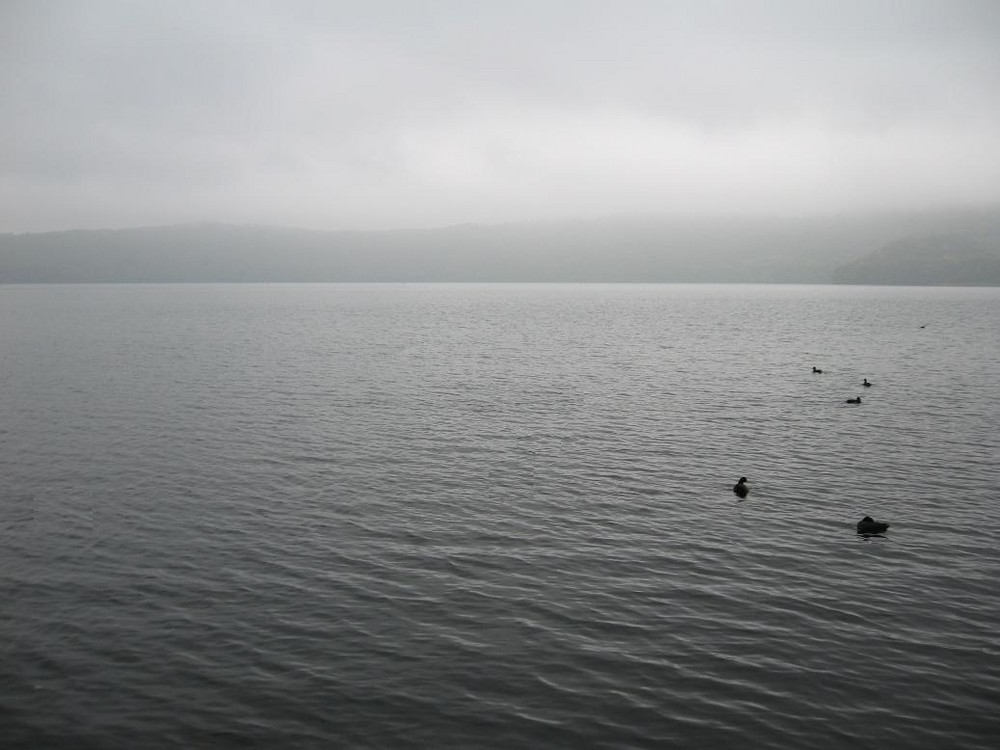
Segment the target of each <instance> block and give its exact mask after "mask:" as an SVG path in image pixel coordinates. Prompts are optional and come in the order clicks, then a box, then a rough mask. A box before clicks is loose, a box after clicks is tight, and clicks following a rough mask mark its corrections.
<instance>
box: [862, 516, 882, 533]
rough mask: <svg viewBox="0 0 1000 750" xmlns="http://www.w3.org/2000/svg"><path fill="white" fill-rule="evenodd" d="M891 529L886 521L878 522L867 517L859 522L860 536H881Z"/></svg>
mask: <svg viewBox="0 0 1000 750" xmlns="http://www.w3.org/2000/svg"><path fill="white" fill-rule="evenodd" d="M888 528H889V524H887V523H886V522H885V521H876V520H874V519H873V518H872V517H871V516H865V517H864V518H862V519H861V520H860V521H858V533H859V534H881V533H882V532H883V531H885V530H886V529H888Z"/></svg>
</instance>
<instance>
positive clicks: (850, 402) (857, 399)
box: [846, 396, 861, 404]
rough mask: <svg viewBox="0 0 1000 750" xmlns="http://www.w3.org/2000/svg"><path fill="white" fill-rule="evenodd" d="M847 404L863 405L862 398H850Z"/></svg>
mask: <svg viewBox="0 0 1000 750" xmlns="http://www.w3.org/2000/svg"><path fill="white" fill-rule="evenodd" d="M846 403H848V404H860V403H861V396H858V397H857V398H849V399H847V401H846Z"/></svg>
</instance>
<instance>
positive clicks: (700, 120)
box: [0, 0, 1000, 232]
mask: <svg viewBox="0 0 1000 750" xmlns="http://www.w3.org/2000/svg"><path fill="white" fill-rule="evenodd" d="M982 203H1000V2H998V1H997V0H982V1H981V2H970V1H963V0H940V1H934V2H931V1H927V0H894V1H892V2H890V1H888V0H885V1H882V0H857V1H855V2H852V1H851V0H828V1H827V2H810V1H809V0H795V1H791V0H790V1H788V2H783V1H782V0H759V1H755V0H746V1H744V2H738V1H737V0H731V1H728V2H725V1H722V0H719V1H712V0H707V1H706V0H691V2H680V1H673V2H672V1H671V0H605V1H602V2H597V1H591V0H523V1H522V0H476V1H475V2H471V1H467V0H454V1H452V0H439V1H434V0H410V1H405V0H396V1H395V2H390V1H389V0H352V1H351V2H338V1H337V0H315V1H312V0H274V1H271V0H169V2H161V1H159V0H0V231H14V232H23V231H45V230H53V229H68V228H78V227H79V228H84V227H124V226H141V225H154V224H166V223H175V222H189V221H227V222H237V223H259V224H276V225H286V226H301V227H311V228H319V229H346V228H358V229H366V228H372V229H375V228H391V227H431V226H441V225H447V224H455V223H464V222H489V223H492V222H503V221H517V220H524V219H545V218H575V217H591V216H595V215H612V214H623V213H624V214H633V213H671V214H677V213H680V214H689V213H699V214H701V213H716V212H721V213H729V212H739V213H747V212H750V213H769V214H792V215H797V214H798V215H800V214H808V213H817V212H819V213H833V212H844V211H854V210H879V209H884V208H921V207H928V206H934V205H939V204H947V205H961V204H982Z"/></svg>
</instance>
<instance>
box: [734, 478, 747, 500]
mask: <svg viewBox="0 0 1000 750" xmlns="http://www.w3.org/2000/svg"><path fill="white" fill-rule="evenodd" d="M733 492H735V493H736V496H737V497H746V496H747V493H749V492H750V488H749V487H747V478H746V477H740V480H739V481H738V482H737V483H736V484H734V485H733Z"/></svg>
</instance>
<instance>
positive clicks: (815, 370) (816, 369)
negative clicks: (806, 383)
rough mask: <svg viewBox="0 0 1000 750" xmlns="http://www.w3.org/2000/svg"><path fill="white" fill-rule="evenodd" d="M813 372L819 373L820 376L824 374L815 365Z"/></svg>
mask: <svg viewBox="0 0 1000 750" xmlns="http://www.w3.org/2000/svg"><path fill="white" fill-rule="evenodd" d="M813 372H818V373H819V374H820V375H822V374H823V371H822V370H821V369H819V368H818V367H816V366H815V365H813Z"/></svg>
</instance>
